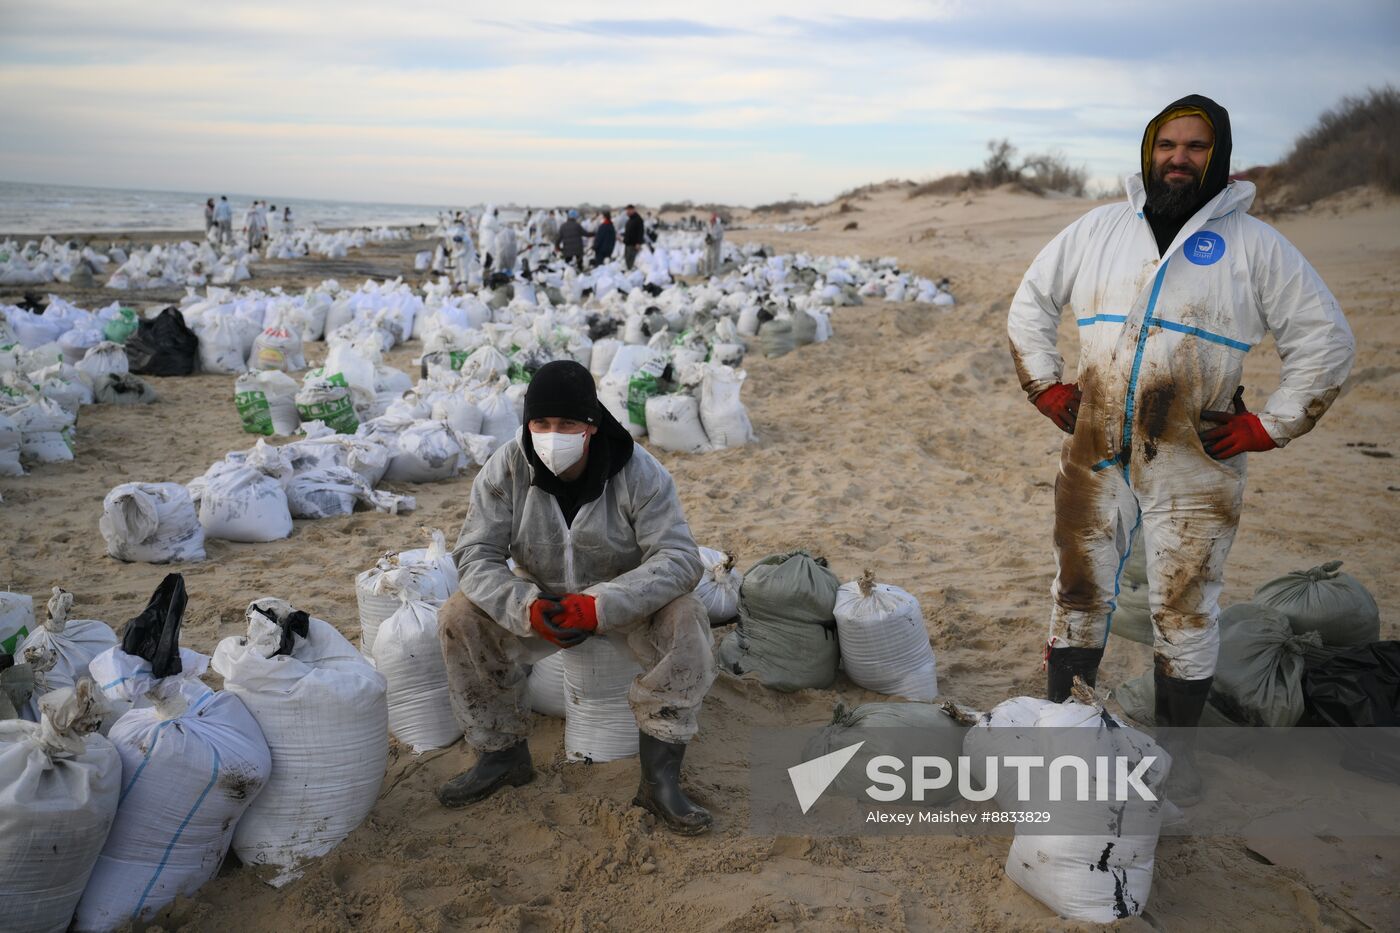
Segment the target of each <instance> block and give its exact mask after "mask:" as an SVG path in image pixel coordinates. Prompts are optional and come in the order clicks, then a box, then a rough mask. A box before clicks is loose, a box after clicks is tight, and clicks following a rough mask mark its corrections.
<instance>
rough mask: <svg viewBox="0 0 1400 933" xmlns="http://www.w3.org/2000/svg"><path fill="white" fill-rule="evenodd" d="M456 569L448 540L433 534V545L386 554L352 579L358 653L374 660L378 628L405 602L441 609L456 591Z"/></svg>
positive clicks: (439, 532) (441, 534)
mask: <svg viewBox="0 0 1400 933" xmlns="http://www.w3.org/2000/svg"><path fill="white" fill-rule="evenodd" d="M457 583H458V580H457V567H456V565H455V564H454V563H453V562H452V554H451V552H449V551H448V549H447V539H446V537H445V536H444V535H443V533H442V532H441V531H434V532H433V536H432V543H431V544H429V545H428V547H426V548H415V549H413V550H408V551H402V552H400V553H398V554H386V555H385V556H384V557H381V558H379V560H378V561H376V562H375V564H374V566H373V567H371V568H370V569H368V570H365V571H363V572H361V573H360V574H359V575H357V576H356V577H355V602H356V603H357V604H358V607H359V611H360V651H361V653H362V654H364V656H365V657H366V658H372V657H374V639H375V636H376V635H377V634H378V632H379V626H380V625H381V624H383V622H384V620H385V619H387V618H389V616H391V615H393V614H394V613H395V612H397V611H398V609H399V604H400V603H402V602H404V601H405V600H410V599H417V600H422V601H424V602H429V603H435V604H437V605H441V604H442V603H444V602H446V601H447V598H448V597H449V596H451V595H452V594H453V593H455V592H456V591H457Z"/></svg>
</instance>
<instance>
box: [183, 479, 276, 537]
mask: <svg viewBox="0 0 1400 933" xmlns="http://www.w3.org/2000/svg"><path fill="white" fill-rule="evenodd" d="M199 523H200V524H201V525H203V526H204V536H205V537H206V538H222V539H224V540H225V541H249V542H252V541H279V540H281V539H282V538H285V537H287V536H288V535H290V534H291V533H292V513H291V511H290V510H289V509H288V507H287V494H286V492H285V491H284V490H283V489H282V484H281V483H279V482H277V480H275V479H273V478H272V477H270V476H268V475H267V474H265V473H261V472H259V471H258V470H255V469H253V468H252V467H246V466H230V467H227V468H224V469H222V470H219V471H217V472H215V473H214V475H212V476H208V477H207V483H206V485H205V486H204V489H203V491H202V492H201V493H200V496H199Z"/></svg>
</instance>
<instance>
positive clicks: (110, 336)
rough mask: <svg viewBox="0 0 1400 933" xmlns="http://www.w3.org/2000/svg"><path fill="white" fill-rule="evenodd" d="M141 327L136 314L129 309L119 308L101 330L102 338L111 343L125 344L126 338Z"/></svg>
mask: <svg viewBox="0 0 1400 933" xmlns="http://www.w3.org/2000/svg"><path fill="white" fill-rule="evenodd" d="M140 326H141V322H140V320H138V319H137V317H136V312H135V311H134V310H132V309H131V308H119V309H118V310H117V314H116V316H115V317H113V318H112V319H111V320H109V321H108V322H107V323H106V325H104V326H103V328H102V336H103V337H105V338H106V339H107V340H110V341H112V343H126V341H127V338H128V337H130V336H131V335H132V334H134V333H136V330H137V328H139V327H140Z"/></svg>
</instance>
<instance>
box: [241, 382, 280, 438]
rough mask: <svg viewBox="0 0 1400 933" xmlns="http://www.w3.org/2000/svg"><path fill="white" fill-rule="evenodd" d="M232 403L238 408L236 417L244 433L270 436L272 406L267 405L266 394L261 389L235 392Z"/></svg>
mask: <svg viewBox="0 0 1400 933" xmlns="http://www.w3.org/2000/svg"><path fill="white" fill-rule="evenodd" d="M233 403H234V404H235V405H236V406H238V417H239V419H240V420H241V421H242V422H243V430H244V431H245V432H246V433H248V434H266V435H268V436H269V437H270V436H271V435H272V433H273V432H272V406H270V405H269V404H268V403H267V393H266V392H264V391H263V390H262V389H252V390H250V391H247V392H235V393H234V394H233Z"/></svg>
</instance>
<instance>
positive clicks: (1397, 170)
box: [1260, 85, 1400, 206]
mask: <svg viewBox="0 0 1400 933" xmlns="http://www.w3.org/2000/svg"><path fill="white" fill-rule="evenodd" d="M1397 152H1400V89H1396V88H1395V87H1394V86H1393V85H1386V86H1385V87H1382V88H1379V89H1376V88H1372V89H1370V90H1368V91H1367V92H1366V93H1365V94H1363V95H1361V96H1359V97H1350V96H1348V97H1344V98H1342V100H1341V102H1340V103H1338V104H1337V106H1336V107H1333V108H1332V109H1331V110H1328V111H1326V112H1325V113H1323V114H1322V116H1320V117H1318V120H1317V124H1316V125H1315V126H1314V127H1313V128H1312V129H1310V130H1308V131H1307V132H1306V133H1304V134H1303V135H1302V136H1300V137H1298V141H1297V142H1295V143H1294V144H1293V150H1292V151H1291V152H1290V153H1289V154H1288V155H1287V156H1286V157H1285V158H1284V160H1283V161H1282V162H1281V163H1279V165H1278V166H1276V167H1275V169H1274V171H1272V172H1269V173H1267V174H1268V176H1270V177H1268V178H1267V181H1268V182H1269V183H1272V184H1276V185H1279V186H1280V187H1286V189H1287V190H1286V192H1284V193H1283V195H1282V197H1283V200H1284V201H1285V202H1286V203H1287V204H1288V205H1290V206H1302V205H1305V204H1311V203H1312V202H1314V201H1317V200H1320V199H1322V198H1325V197H1327V196H1329V195H1332V194H1336V193H1337V192H1339V191H1345V190H1347V189H1348V188H1355V187H1357V186H1359V185H1375V186H1376V187H1378V188H1380V189H1381V190H1382V191H1386V192H1388V193H1390V194H1400V158H1397ZM1264 181H1265V179H1263V178H1261V179H1260V184H1261V187H1262V184H1263V183H1264Z"/></svg>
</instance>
